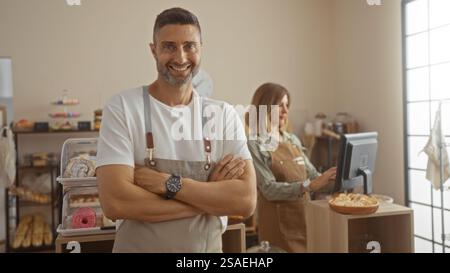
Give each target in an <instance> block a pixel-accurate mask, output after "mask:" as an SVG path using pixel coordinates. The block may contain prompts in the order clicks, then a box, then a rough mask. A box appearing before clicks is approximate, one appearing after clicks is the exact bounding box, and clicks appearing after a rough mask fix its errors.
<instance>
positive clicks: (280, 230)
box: [258, 141, 307, 252]
mask: <svg viewBox="0 0 450 273" xmlns="http://www.w3.org/2000/svg"><path fill="white" fill-rule="evenodd" d="M271 156H272V166H271V170H272V173H273V175H274V176H275V180H276V181H282V182H288V183H293V182H298V181H304V180H306V178H307V174H306V169H305V163H304V157H303V152H302V151H301V148H300V147H297V146H296V145H294V144H293V143H292V142H291V141H286V142H281V143H279V145H278V148H277V149H276V150H275V151H274V152H272V153H271ZM306 199H307V197H306V196H305V198H303V197H302V198H299V199H298V200H296V201H268V200H267V199H266V198H265V197H264V196H263V195H262V194H261V192H260V191H258V233H259V240H260V241H269V242H270V244H272V245H274V246H278V247H281V248H283V249H284V250H286V251H288V252H306V219H305V208H304V202H306V201H305V200H306Z"/></svg>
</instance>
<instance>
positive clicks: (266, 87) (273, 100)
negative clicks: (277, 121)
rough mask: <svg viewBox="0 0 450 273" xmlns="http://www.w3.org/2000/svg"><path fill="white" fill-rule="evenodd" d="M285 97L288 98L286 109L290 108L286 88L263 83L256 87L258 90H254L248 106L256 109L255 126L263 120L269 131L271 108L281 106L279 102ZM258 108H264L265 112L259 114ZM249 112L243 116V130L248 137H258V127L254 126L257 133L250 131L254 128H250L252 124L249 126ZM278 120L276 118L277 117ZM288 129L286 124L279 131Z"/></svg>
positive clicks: (289, 98) (289, 97)
mask: <svg viewBox="0 0 450 273" xmlns="http://www.w3.org/2000/svg"><path fill="white" fill-rule="evenodd" d="M285 95H287V97H288V107H289V106H290V103H291V96H290V94H289V91H287V89H286V88H284V87H283V86H282V85H280V84H276V83H270V82H269V83H265V84H263V85H261V86H260V87H258V89H256V91H255V94H254V95H253V98H252V102H251V105H250V106H253V107H254V108H255V107H256V124H257V125H258V124H260V120H261V119H262V118H264V119H265V124H266V127H265V128H267V130H268V131H270V128H272V126H271V111H272V106H278V105H280V104H281V100H282V99H283V97H284V96H285ZM260 106H266V109H267V112H266V113H263V112H260V109H259V108H260ZM250 114H251V113H250V112H247V113H246V114H245V128H246V132H247V134H248V135H250V134H255V133H256V135H259V133H261V132H258V126H256V130H257V132H253V131H252V129H255V128H253V127H254V126H252V124H250V117H249V115H250ZM277 118H278V117H277ZM287 128H288V122H286V125H285V126H284V128H280V130H281V131H286V130H287Z"/></svg>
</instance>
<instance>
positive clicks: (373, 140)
mask: <svg viewBox="0 0 450 273" xmlns="http://www.w3.org/2000/svg"><path fill="white" fill-rule="evenodd" d="M377 137H378V133H377V132H369V133H359V134H346V135H341V143H340V148H339V154H338V162H337V172H336V183H335V188H334V191H335V192H342V191H347V190H352V189H354V188H355V187H358V186H363V188H364V193H365V194H370V193H372V187H373V185H372V174H373V172H374V171H375V159H376V157H377V146H378V141H377Z"/></svg>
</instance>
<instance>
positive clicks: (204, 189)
mask: <svg viewBox="0 0 450 273" xmlns="http://www.w3.org/2000/svg"><path fill="white" fill-rule="evenodd" d="M243 163H244V161H243V160H240V159H233V157H232V156H226V157H225V158H224V159H223V160H221V161H220V162H219V163H218V164H217V166H216V167H215V168H214V170H213V172H212V173H211V175H210V177H209V181H210V183H201V182H198V181H195V180H192V179H189V178H183V179H182V183H183V186H182V188H181V190H180V192H178V193H177V195H176V196H175V198H176V199H174V200H166V199H165V198H163V197H161V196H162V195H163V194H164V193H165V182H166V181H167V179H168V178H169V176H170V175H169V174H166V173H162V172H157V171H153V170H151V169H149V168H145V167H140V166H136V168H132V167H129V166H126V165H107V166H102V167H99V168H98V169H97V178H98V181H99V194H100V200H101V204H102V208H103V210H104V213H105V215H106V216H107V217H108V218H110V219H133V220H139V221H146V222H161V221H168V220H174V219H181V218H187V217H192V216H195V215H198V214H203V213H208V214H212V215H217V216H223V215H236V216H242V217H244V218H247V217H249V216H250V215H252V214H253V212H254V210H255V207H256V176H255V171H254V167H253V163H252V161H251V160H246V161H245V164H243Z"/></svg>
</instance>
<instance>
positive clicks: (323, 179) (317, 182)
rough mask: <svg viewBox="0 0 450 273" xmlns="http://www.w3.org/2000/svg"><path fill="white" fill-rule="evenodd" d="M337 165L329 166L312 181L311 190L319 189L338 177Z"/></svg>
mask: <svg viewBox="0 0 450 273" xmlns="http://www.w3.org/2000/svg"><path fill="white" fill-rule="evenodd" d="M336 169H337V168H336V167H332V168H329V169H328V170H327V171H326V172H324V173H323V174H322V175H320V176H318V177H317V178H316V179H314V180H313V181H311V185H310V186H309V187H310V189H311V191H318V190H320V189H321V188H323V187H325V186H326V185H328V184H329V183H330V182H332V181H334V180H335V179H336Z"/></svg>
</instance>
